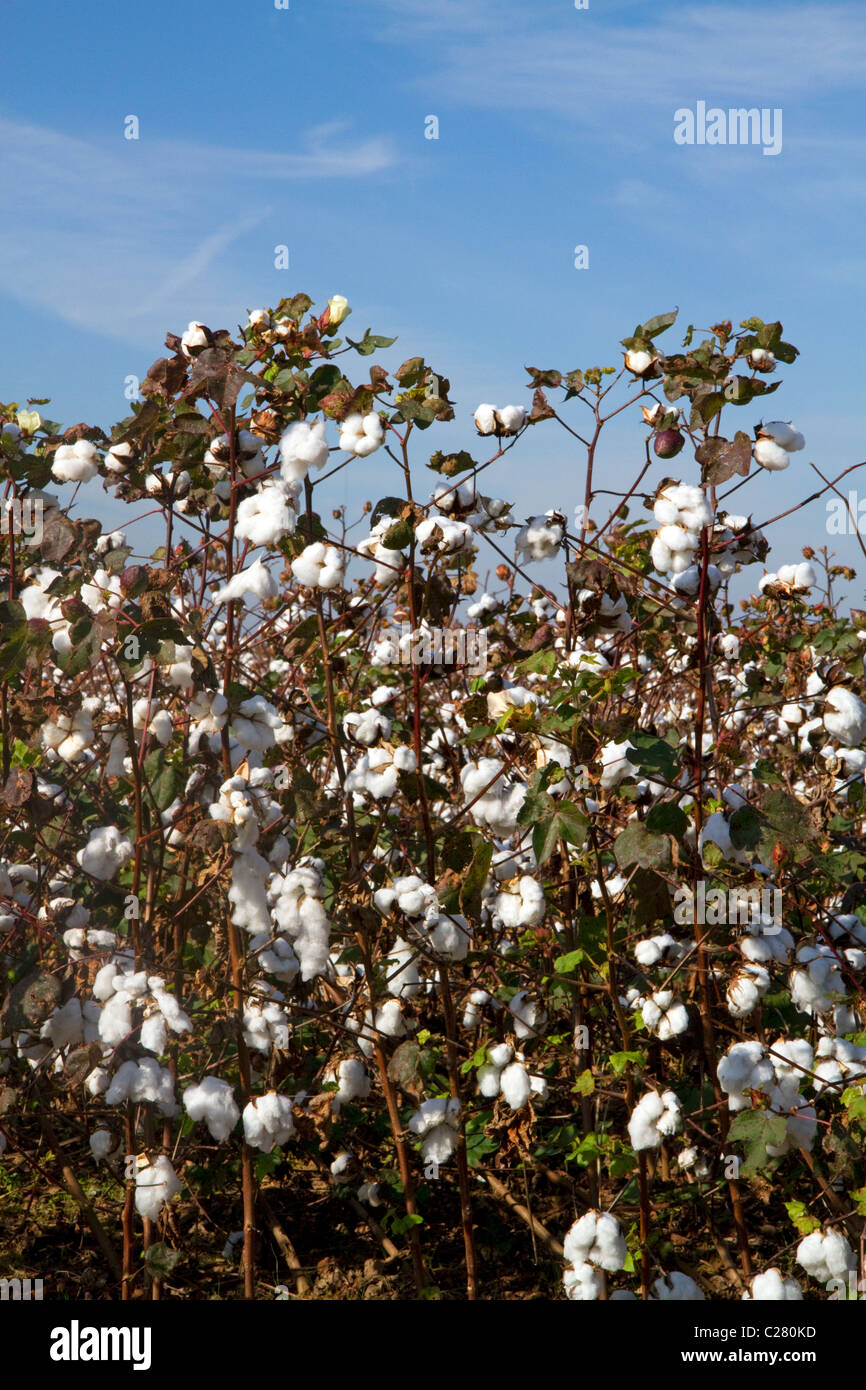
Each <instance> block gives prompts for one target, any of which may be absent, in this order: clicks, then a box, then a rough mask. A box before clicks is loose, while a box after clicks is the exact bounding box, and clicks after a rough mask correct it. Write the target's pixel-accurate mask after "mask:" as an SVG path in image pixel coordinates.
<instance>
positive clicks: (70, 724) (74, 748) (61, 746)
mask: <svg viewBox="0 0 866 1390" xmlns="http://www.w3.org/2000/svg"><path fill="white" fill-rule="evenodd" d="M40 738H41V740H42V746H43V748H46V749H48V750H49V751H52V750H53V752H55V753H56V754H57V756H58V758H60V759H61V761H62V762H64V763H77V762H80V761H81V759H82V758H83V757H85V755H86V754H87V753H88V752H90V751H91V748H92V744H93V740H94V738H95V734H94V730H93V721H92V719H91V717H90V713H89V711H88V710H86V709H79V710H76V711H75V713H74V714H64V713H63V712H62V711H61V712H60V713H58V714H57V715H56V716H55V718H54V719H53V720H52V719H49V720H47V721H46V722H45V723H44V724H43V725H42V728H41V729H40Z"/></svg>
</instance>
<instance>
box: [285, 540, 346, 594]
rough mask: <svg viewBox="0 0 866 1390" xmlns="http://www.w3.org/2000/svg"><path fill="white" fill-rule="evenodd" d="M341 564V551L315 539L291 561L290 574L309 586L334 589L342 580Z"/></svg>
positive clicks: (300, 582)
mask: <svg viewBox="0 0 866 1390" xmlns="http://www.w3.org/2000/svg"><path fill="white" fill-rule="evenodd" d="M343 565H344V560H343V554H342V551H339V550H338V549H337V547H336V546H333V545H325V544H324V543H323V542H322V541H316V542H315V543H314V544H313V545H308V546H306V548H305V549H304V550H302V551H301V554H300V555H298V556H296V557H295V559H294V560H293V561H292V574H293V575H294V576H295V579H296V580H297V582H298V583H299V584H306V585H308V586H309V587H310V588H319V589H336V588H337V587H338V586H339V585H340V584H342V582H343Z"/></svg>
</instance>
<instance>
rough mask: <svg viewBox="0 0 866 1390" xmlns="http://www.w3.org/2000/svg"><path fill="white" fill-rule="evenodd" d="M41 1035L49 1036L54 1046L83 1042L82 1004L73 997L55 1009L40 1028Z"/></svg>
mask: <svg viewBox="0 0 866 1390" xmlns="http://www.w3.org/2000/svg"><path fill="white" fill-rule="evenodd" d="M39 1036H40V1037H42V1038H48V1039H49V1040H50V1042H51V1043H52V1044H53V1045H54V1047H69V1046H70V1045H71V1044H72V1043H78V1042H81V1040H82V1038H83V1031H82V1021H81V1004H80V1002H79V1000H78V999H76V998H74V997H73V998H72V999H69V1000H67V1002H66V1003H65V1004H64V1005H63V1006H62V1007H61V1008H59V1009H55V1011H54V1013H53V1014H52V1015H51V1017H50V1018H48V1019H46V1020H45V1022H44V1023H43V1025H42V1028H41V1029H40V1034H39Z"/></svg>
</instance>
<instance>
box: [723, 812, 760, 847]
mask: <svg viewBox="0 0 866 1390" xmlns="http://www.w3.org/2000/svg"><path fill="white" fill-rule="evenodd" d="M762 824H763V818H762V816H761V814H760V812H759V811H756V810H755V808H754V806H740V807H739V808H738V809H737V810H736V811H735V812H734V814H733V815H732V816H731V819H730V820H729V822H728V829H729V830H730V832H731V844H732V845H733V846H734V849H755V848H756V847H757V845H758V841H759V840H760V838H761V826H762Z"/></svg>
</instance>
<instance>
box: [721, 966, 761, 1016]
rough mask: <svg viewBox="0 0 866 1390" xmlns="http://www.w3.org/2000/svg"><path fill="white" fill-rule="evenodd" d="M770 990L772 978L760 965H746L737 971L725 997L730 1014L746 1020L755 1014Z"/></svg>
mask: <svg viewBox="0 0 866 1390" xmlns="http://www.w3.org/2000/svg"><path fill="white" fill-rule="evenodd" d="M769 988H770V977H769V975H768V974H767V971H766V970H765V969H764V968H763V966H760V965H745V966H743V967H742V968H741V969H739V970H737V971H736V972H735V974H734V976H733V979H732V980H731V983H730V984H729V985H728V989H727V993H726V995H725V999H726V1003H727V1008H728V1013H729V1014H730V1015H731V1017H732V1018H746V1017H748V1015H749V1014H751V1013H754V1011H755V1009H756V1008H757V1007H758V1005H759V1003H760V1002H761V999H762V998H763V996H764V995H765V994H766V992H767V990H768V989H769Z"/></svg>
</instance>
